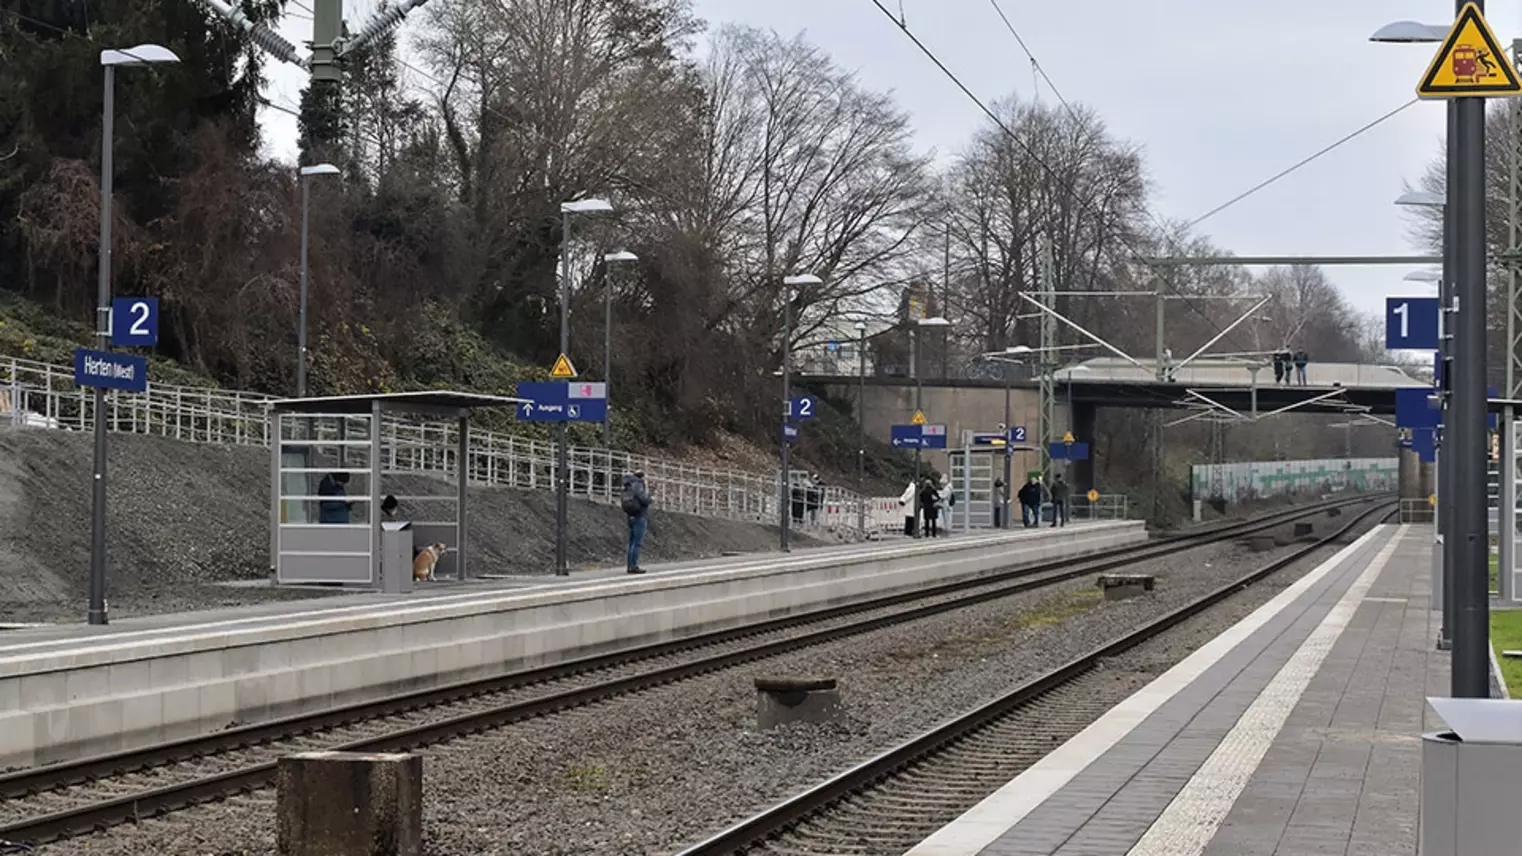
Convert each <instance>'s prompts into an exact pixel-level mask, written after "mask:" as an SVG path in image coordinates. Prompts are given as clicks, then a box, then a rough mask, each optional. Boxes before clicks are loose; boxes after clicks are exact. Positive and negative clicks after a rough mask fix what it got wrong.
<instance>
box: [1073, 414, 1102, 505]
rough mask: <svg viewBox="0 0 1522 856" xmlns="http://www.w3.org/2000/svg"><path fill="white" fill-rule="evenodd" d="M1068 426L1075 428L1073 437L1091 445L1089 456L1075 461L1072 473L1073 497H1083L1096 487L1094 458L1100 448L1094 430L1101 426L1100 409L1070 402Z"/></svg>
mask: <svg viewBox="0 0 1522 856" xmlns="http://www.w3.org/2000/svg"><path fill="white" fill-rule="evenodd" d="M1068 424H1069V425H1071V426H1073V427H1072V429H1071V430H1072V432H1073V436H1074V437H1077V438H1078V439H1079V440H1081V441H1083V442H1085V443H1088V444H1089V456H1088V458H1086V459H1084V460H1082V461H1074V462H1073V464H1072V466H1073V470H1072V473H1071V483H1072V485H1073V495H1074V496H1083V495H1084V494H1086V493H1088V492H1089V491H1090V490H1093V489H1094V487H1095V485H1094V456H1095V455H1096V454H1098V449H1099V446H1098V445H1097V444H1095V442H1094V429H1095V427H1096V426H1097V425H1098V424H1099V408H1098V407H1096V406H1094V405H1092V404H1079V403H1075V402H1073V401H1069V402H1068Z"/></svg>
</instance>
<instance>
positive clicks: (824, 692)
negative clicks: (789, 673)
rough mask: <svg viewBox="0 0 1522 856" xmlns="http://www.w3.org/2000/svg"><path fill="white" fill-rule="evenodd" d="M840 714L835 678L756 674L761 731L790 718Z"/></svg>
mask: <svg viewBox="0 0 1522 856" xmlns="http://www.w3.org/2000/svg"><path fill="white" fill-rule="evenodd" d="M840 714H841V707H840V690H839V688H838V687H837V686H836V682H835V679H834V678H756V727H757V728H758V729H760V730H762V731H765V730H766V729H768V728H776V727H777V726H779V725H784V724H786V723H789V722H834V721H835V720H837V719H839V718H840Z"/></svg>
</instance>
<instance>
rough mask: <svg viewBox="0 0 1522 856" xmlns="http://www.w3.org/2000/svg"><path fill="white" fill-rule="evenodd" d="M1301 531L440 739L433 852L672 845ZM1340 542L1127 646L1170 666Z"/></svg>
mask: <svg viewBox="0 0 1522 856" xmlns="http://www.w3.org/2000/svg"><path fill="white" fill-rule="evenodd" d="M1353 513H1356V512H1353ZM1345 519H1346V518H1344V519H1343V520H1327V521H1324V522H1320V523H1318V529H1320V530H1322V531H1326V530H1329V529H1331V528H1333V527H1336V526H1340V525H1342V523H1343V522H1344V520H1345ZM1362 528H1366V527H1361V529H1362ZM1289 531H1290V527H1289V526H1288V525H1286V526H1284V527H1281V528H1280V529H1279V530H1277V534H1278V535H1279V536H1280V545H1279V546H1276V547H1273V548H1271V549H1268V550H1263V551H1255V550H1253V549H1251V548H1250V547H1248V546H1247V545H1245V544H1240V543H1232V542H1228V543H1225V544H1219V545H1213V546H1210V547H1203V548H1198V549H1195V550H1190V551H1187V552H1180V553H1179V554H1177V555H1175V556H1170V557H1168V558H1166V559H1156V560H1152V561H1150V562H1147V563H1145V564H1144V565H1141V566H1138V567H1136V568H1134V569H1132V570H1134V571H1135V572H1139V573H1152V574H1155V575H1156V576H1157V589H1156V591H1155V592H1153V593H1152V594H1150V595H1146V596H1143V597H1139V598H1136V599H1133V600H1128V601H1115V602H1107V601H1104V600H1103V599H1102V598H1101V597H1099V596H1098V592H1097V590H1096V589H1095V588H1094V587H1093V582H1094V581H1093V579H1092V577H1086V578H1083V579H1080V580H1075V581H1071V582H1069V583H1065V584H1062V585H1060V586H1056V587H1053V588H1051V589H1046V590H1043V591H1040V592H1033V593H1029V594H1026V595H1020V596H1016V597H1011V598H1006V599H1004V600H1001V601H998V602H994V603H989V604H983V605H981V606H978V607H974V608H970V609H964V610H960V611H958V612H954V613H948V614H943V615H939V616H934V617H931V618H927V619H922V620H920V621H916V622H913V623H911V624H906V625H900V626H897V627H892V628H887V629H884V630H881V631H877V632H874V633H871V634H866V635H862V636H857V637H854V638H851V639H847V640H843V641H840V642H836V643H831V644H828V645H823V646H819V647H817V648H813V649H810V650H807V651H801V652H797V653H793V654H789V655H785V656H781V657H776V658H772V659H770V660H766V661H762V662H757V663H752V664H750V665H748V666H745V667H742V668H738V669H734V670H730V671H726V672H723V673H720V674H715V675H712V676H708V677H704V678H699V679H695V680H689V681H684V682H681V683H678V684H674V685H670V686H667V687H663V688H660V689H657V690H653V691H649V692H645V693H641V694H638V695H634V696H627V697H623V698H619V699H615V700H612V701H608V702H604V703H600V704H596V705H592V706H590V707H587V708H583V709H579V710H577V711H574V712H571V713H568V714H565V715H558V716H553V717H550V718H548V719H541V720H534V721H530V722H527V723H522V724H519V725H516V726H512V727H509V728H505V729H502V730H499V731H495V732H492V733H489V734H483V735H478V736H475V737H471V738H466V739H461V740H457V741H453V742H451V743H448V744H444V745H440V746H435V747H432V748H430V749H427V750H424V752H423V754H424V755H425V770H426V778H427V784H426V808H425V822H426V828H427V840H428V845H427V852H428V853H429V854H432V856H481V854H544V856H561V854H564V856H569V854H610V856H611V855H612V854H617V855H618V856H632V854H670V853H674V852H676V851H678V850H680V849H681V848H682V847H683V846H686V845H688V844H691V843H694V842H696V841H698V840H701V839H702V838H704V837H706V836H707V835H709V834H711V833H713V832H715V831H717V830H719V829H721V828H723V827H724V826H726V825H728V824H729V823H732V822H734V821H736V820H738V819H740V818H742V817H744V816H746V815H748V814H750V813H753V812H755V811H758V810H760V809H763V808H765V807H767V806H769V805H771V804H773V803H775V802H778V801H780V800H782V799H784V798H786V797H788V796H790V795H792V794H794V793H796V792H798V791H800V790H803V789H804V788H806V787H808V786H810V785H812V784H814V783H816V782H818V781H819V780H821V779H823V778H826V777H828V776H829V775H831V774H833V773H835V772H838V771H840V770H842V769H845V768H847V767H849V766H851V765H853V764H855V763H859V762H860V761H862V760H865V759H866V758H868V757H871V756H872V755H875V754H877V753H879V752H881V751H883V750H885V749H887V748H890V747H891V746H893V745H896V744H898V743H900V742H902V741H904V740H906V739H908V738H910V737H913V736H915V735H917V734H919V733H921V732H923V731H925V730H926V729H928V728H930V727H932V726H934V725H935V724H937V723H939V722H942V721H944V720H945V719H947V718H949V717H951V716H953V715H956V714H958V713H961V712H963V711H965V710H967V709H970V708H972V707H974V706H977V705H979V704H982V703H984V702H986V701H988V700H990V699H991V698H993V697H995V696H996V695H998V694H999V693H1001V692H1003V691H1006V690H1008V689H1010V688H1012V687H1014V686H1016V685H1018V684H1019V683H1021V682H1023V681H1025V680H1028V679H1029V678H1031V677H1033V676H1035V675H1037V674H1039V673H1041V672H1043V671H1046V670H1049V669H1051V668H1053V667H1055V666H1058V665H1060V664H1061V663H1064V662H1066V661H1068V660H1069V659H1071V658H1073V657H1075V656H1078V655H1079V654H1082V653H1084V652H1086V651H1088V650H1091V649H1092V648H1094V647H1096V646H1097V645H1099V644H1101V643H1104V642H1106V641H1108V640H1111V639H1113V638H1115V637H1117V636H1119V635H1121V634H1123V633H1124V632H1126V631H1127V630H1129V629H1131V628H1133V627H1135V626H1138V625H1140V624H1143V623H1145V622H1146V621H1149V620H1151V619H1152V618H1155V617H1156V616H1157V615H1159V614H1160V613H1162V612H1164V611H1166V610H1168V609H1172V608H1176V607H1178V606H1181V605H1183V604H1184V603H1186V602H1188V601H1191V600H1193V599H1195V598H1198V597H1199V596H1201V595H1203V594H1205V593H1207V592H1209V591H1212V590H1214V589H1216V588H1218V587H1219V586H1221V585H1223V584H1226V583H1228V582H1231V581H1234V580H1236V579H1239V578H1240V577H1242V576H1244V575H1245V574H1247V573H1249V572H1250V571H1252V570H1254V569H1256V568H1258V567H1261V566H1262V565H1264V564H1266V563H1268V562H1269V561H1272V560H1273V559H1275V558H1278V557H1282V556H1284V555H1287V554H1288V553H1289V552H1292V551H1293V550H1295V549H1297V548H1298V545H1291V544H1289V543H1288V542H1289V540H1290V539H1289ZM1356 534H1358V532H1355V533H1352V535H1356ZM1352 535H1350V536H1349V537H1348V538H1345V539H1344V541H1348V540H1351V537H1352ZM1335 549H1337V548H1336V547H1335V546H1329V547H1326V548H1323V549H1322V550H1319V551H1317V552H1316V554H1314V555H1313V556H1311V557H1308V558H1306V559H1304V560H1302V561H1300V562H1298V563H1296V565H1295V566H1293V567H1291V568H1289V569H1286V570H1284V571H1281V572H1280V573H1278V574H1275V575H1273V576H1272V577H1270V578H1269V579H1268V580H1266V581H1264V582H1262V583H1259V584H1257V585H1255V586H1253V587H1251V588H1249V589H1247V590H1246V591H1245V592H1243V593H1241V594H1239V595H1236V596H1234V597H1233V598H1231V599H1230V600H1229V601H1228V602H1227V603H1225V604H1223V605H1221V606H1218V607H1217V608H1215V609H1214V610H1212V611H1210V612H1209V613H1207V614H1206V615H1203V616H1200V617H1198V618H1195V619H1192V620H1191V621H1190V622H1188V623H1187V624H1185V625H1184V626H1182V627H1180V628H1177V629H1175V630H1174V631H1171V632H1170V633H1168V634H1166V635H1164V636H1163V637H1160V638H1159V639H1157V640H1154V641H1152V642H1150V643H1148V644H1147V645H1146V646H1144V647H1143V648H1142V649H1139V650H1137V651H1136V652H1133V653H1131V654H1128V655H1127V656H1128V657H1129V658H1132V659H1133V660H1135V661H1139V662H1142V663H1151V664H1154V665H1151V666H1150V667H1149V668H1150V669H1151V670H1153V671H1155V672H1158V673H1160V672H1162V671H1164V670H1165V669H1166V668H1167V667H1168V666H1169V665H1171V664H1172V663H1173V662H1176V661H1177V660H1178V659H1181V658H1182V657H1183V656H1185V655H1187V653H1188V652H1189V651H1191V650H1193V649H1194V648H1197V647H1198V646H1199V645H1201V644H1203V643H1204V642H1206V641H1208V640H1209V639H1211V638H1213V637H1214V636H1216V635H1218V634H1219V633H1220V632H1221V631H1222V630H1224V629H1225V628H1226V627H1228V626H1230V625H1231V624H1233V623H1235V622H1236V621H1238V620H1240V619H1241V618H1242V617H1243V616H1244V615H1246V614H1247V613H1248V612H1250V611H1251V610H1252V609H1255V608H1256V607H1257V606H1258V605H1260V604H1262V603H1263V602H1265V601H1266V600H1268V599H1269V598H1271V597H1273V595H1274V594H1276V593H1277V592H1279V591H1280V590H1282V589H1283V588H1284V587H1285V586H1288V585H1289V584H1291V583H1292V582H1293V581H1294V580H1295V579H1298V578H1299V577H1300V576H1301V575H1303V574H1304V573H1305V572H1307V571H1309V570H1310V569H1311V568H1313V567H1315V565H1316V564H1317V563H1318V562H1320V561H1322V560H1324V559H1325V558H1326V557H1328V556H1330V555H1331V553H1332V552H1334V551H1335ZM1133 665H1134V663H1133ZM763 676H825V677H834V678H838V679H839V681H840V690H841V695H842V700H843V703H844V705H845V706H846V708H847V717H846V719H845V720H844V721H843V722H840V723H838V724H834V725H828V726H787V727H783V728H779V729H776V730H773V731H769V732H764V733H757V732H756V731H755V730H754V721H755V707H756V700H755V690H754V687H753V681H754V679H755V678H757V677H763ZM273 804H274V794H273V791H272V790H266V791H263V792H260V793H259V794H255V795H252V796H249V797H245V798H241V799H236V800H232V801H229V802H226V803H223V804H219V805H211V806H205V807H201V808H197V809H193V810H190V811H186V812H181V813H178V814H176V815H172V816H170V817H168V818H165V819H163V820H155V821H149V822H146V823H144V824H143V825H141V826H138V827H135V828H134V827H123V828H119V829H116V830H112V831H109V832H107V833H104V834H101V835H97V836H94V837H91V838H88V839H77V840H74V841H71V842H64V843H60V844H58V845H53V846H51V847H47V848H44V849H43V850H42V851H41V852H44V853H50V854H52V853H56V854H73V853H149V852H152V853H158V854H165V856H174V855H175V854H198V856H200V854H226V856H232V854H269V853H273V852H274V847H273V834H274V833H273V829H274V823H273Z"/></svg>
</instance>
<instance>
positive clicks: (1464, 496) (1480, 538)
mask: <svg viewBox="0 0 1522 856" xmlns="http://www.w3.org/2000/svg"><path fill="white" fill-rule="evenodd" d="M1465 5H1466V4H1465V2H1464V0H1455V2H1454V6H1455V9H1454V11H1455V12H1456V13H1457V12H1458V11H1460V10H1462V9H1463V8H1464V6H1465ZM1475 6H1476V7H1477V9H1478V10H1479V11H1480V12H1481V13H1483V12H1484V9H1485V3H1484V0H1475ZM1448 29H1449V28H1448V27H1446V26H1433V25H1430V24H1421V23H1418V22H1415V21H1398V22H1396V23H1393V24H1388V25H1386V26H1384V27H1381V28H1380V29H1379V30H1378V31H1377V32H1375V33H1374V35H1373V36H1371V37H1370V40H1371V41H1376V42H1397V43H1405V44H1414V43H1433V42H1438V41H1442V40H1443V39H1444V38H1446V36H1447V31H1448ZM1497 59H1500V58H1499V57H1497ZM1447 110H1448V117H1447V118H1448V128H1447V145H1446V148H1447V164H1446V170H1445V174H1446V178H1447V180H1446V182H1445V184H1446V188H1445V189H1446V198H1445V199H1444V201H1443V215H1444V216H1443V285H1444V288H1443V292H1444V294H1443V297H1442V302H1443V306H1444V308H1445V310H1446V309H1448V308H1449V307H1453V306H1458V307H1459V308H1460V310H1459V311H1458V312H1453V313H1451V318H1452V321H1453V323H1452V324H1450V325H1445V332H1447V333H1449V334H1451V336H1452V339H1451V341H1452V343H1453V348H1452V352H1451V353H1445V355H1444V356H1445V358H1449V359H1451V362H1450V363H1449V366H1450V368H1451V370H1450V371H1446V372H1444V378H1445V381H1444V382H1445V385H1446V386H1447V387H1448V389H1449V390H1451V392H1450V393H1449V394H1448V395H1447V396H1445V399H1446V403H1447V410H1446V412H1447V415H1448V418H1447V419H1445V420H1444V423H1443V445H1444V446H1447V447H1448V449H1449V452H1450V453H1451V460H1448V461H1440V462H1439V465H1438V479H1439V486H1438V487H1439V492H1440V495H1439V498H1438V499H1439V504H1440V505H1441V504H1442V500H1443V497H1442V496H1441V490H1442V482H1443V481H1444V480H1445V479H1446V480H1447V482H1448V485H1449V488H1450V490H1449V496H1448V497H1447V498H1448V500H1449V502H1448V504H1449V505H1450V506H1451V508H1450V513H1449V514H1448V515H1447V523H1448V524H1449V525H1448V528H1447V530H1446V531H1445V532H1444V535H1443V571H1444V573H1443V576H1444V578H1445V579H1446V580H1447V581H1448V582H1447V583H1446V584H1445V585H1444V590H1445V596H1444V606H1445V611H1447V608H1448V604H1449V603H1450V602H1451V603H1452V608H1451V611H1448V617H1449V619H1450V620H1447V621H1445V622H1444V624H1445V625H1449V627H1448V630H1449V632H1450V634H1451V636H1452V640H1453V642H1452V645H1453V669H1452V684H1451V687H1450V691H1451V692H1452V695H1453V696H1454V697H1455V698H1484V697H1487V696H1489V694H1490V654H1489V612H1490V598H1489V594H1488V583H1487V579H1486V576H1487V575H1486V570H1485V569H1486V565H1487V559H1486V553H1487V548H1486V544H1487V543H1488V541H1489V537H1488V534H1487V532H1486V528H1487V517H1488V515H1487V514H1486V508H1485V506H1486V496H1485V493H1484V492H1483V491H1484V487H1483V486H1484V484H1485V469H1486V461H1485V454H1486V451H1485V410H1486V405H1485V397H1486V391H1485V321H1486V319H1485V314H1486V313H1485V99H1484V98H1475V97H1466V98H1451V99H1448V107H1447ZM1466 310H1467V311H1466ZM1508 311H1510V310H1508ZM1508 317H1509V316H1508ZM1510 346H1511V345H1510V343H1508V344H1507V347H1508V349H1509V348H1510ZM1445 457H1448V456H1445ZM1444 470H1447V471H1448V474H1447V475H1446V476H1445V475H1444ZM1461 528H1462V529H1463V530H1464V531H1463V532H1462V533H1461V532H1460V531H1459V530H1460V529H1461ZM1450 595H1451V596H1450ZM1439 645H1440V647H1441V645H1442V640H1439Z"/></svg>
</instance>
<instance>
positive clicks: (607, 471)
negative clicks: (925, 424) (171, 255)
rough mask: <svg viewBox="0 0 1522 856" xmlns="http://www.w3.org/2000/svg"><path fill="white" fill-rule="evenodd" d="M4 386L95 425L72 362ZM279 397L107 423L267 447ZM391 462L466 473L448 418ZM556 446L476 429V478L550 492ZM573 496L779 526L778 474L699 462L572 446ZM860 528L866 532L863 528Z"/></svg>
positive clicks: (817, 520)
mask: <svg viewBox="0 0 1522 856" xmlns="http://www.w3.org/2000/svg"><path fill="white" fill-rule="evenodd" d="M0 370H3V371H4V372H5V374H3V375H0V391H3V392H4V394H5V397H6V402H5V406H3V407H0V422H4V421H6V420H7V417H8V418H9V421H10V422H12V423H13V424H16V425H30V426H35V427H46V428H55V429H59V430H66V431H84V430H88V429H89V428H90V427H91V426H92V425H93V418H92V414H91V410H92V408H93V407H94V404H93V401H92V399H91V397H90V395H89V391H88V390H86V389H83V388H80V387H78V386H77V385H76V384H75V383H74V374H73V370H72V367H68V366H59V365H56V364H53V363H45V362H39V361H35V360H26V359H22V358H10V359H8V360H4V361H0ZM272 400H274V397H273V396H268V395H263V394H260V393H255V392H245V391H241V390H226V389H218V388H213V387H197V386H183V385H176V384H163V383H153V382H151V381H150V382H149V384H148V389H147V391H146V392H144V393H117V392H108V393H107V394H106V405H107V407H108V408H109V410H108V412H107V413H106V414H105V419H106V420H107V425H108V427H109V428H110V429H111V430H113V431H117V432H122V433H133V434H152V435H158V436H164V437H170V438H173V439H176V440H183V441H188V442H198V443H218V444H224V445H252V446H263V447H266V448H267V447H268V446H269V442H270V438H269V427H268V421H267V419H266V405H267V403H268V402H270V401H272ZM384 430H385V431H386V439H387V440H388V441H389V446H388V448H389V450H390V451H389V452H388V454H389V455H390V456H391V459H390V460H389V461H388V462H387V464H388V468H390V469H393V470H399V471H409V472H418V473H425V474H426V473H436V474H443V475H450V476H451V477H452V476H453V475H454V474H456V473H457V472H458V471H459V464H458V462H457V461H456V460H455V458H456V457H457V455H456V454H455V449H456V445H455V441H454V439H453V438H454V433H453V432H454V431H455V430H457V429H456V428H455V427H454V426H451V425H436V424H418V423H415V422H409V421H407V420H404V419H400V418H395V417H393V418H389V419H387V420H386V422H385V428H384ZM554 461H555V448H554V445H553V444H551V443H547V442H544V441H540V440H535V439H531V438H525V437H518V436H514V435H510V434H504V433H501V432H493V431H485V430H472V431H471V449H470V454H469V461H468V473H469V476H470V481H471V482H472V483H476V484H483V485H489V486H497V487H513V488H521V489H550V488H551V487H552V486H553V483H554V482H553V478H552V473H553V467H554ZM570 469H571V488H572V495H574V496H577V497H580V498H584V499H587V500H591V501H594V502H605V503H613V502H617V501H618V498H619V495H620V493H621V491H622V483H621V476H622V474H623V473H626V472H632V471H636V470H643V471H644V472H645V476H646V480H647V482H648V483H649V484H650V488H651V492H652V494H653V495H654V496H655V497H656V499H657V501H658V502H659V503H660V505H661V507H663V508H666V509H669V510H672V511H678V512H685V513H688V514H696V515H700V516H704V517H718V518H725V519H734V520H746V521H753V522H768V523H776V522H777V520H778V517H777V512H778V509H777V499H778V496H777V495H778V490H777V487H778V484H777V476H776V475H775V474H770V473H768V474H759V473H754V472H746V471H742V470H721V469H715V468H709V467H701V466H694V465H691V464H683V463H678V462H674V461H668V460H665V459H661V458H655V457H651V456H648V455H637V454H632V453H629V452H620V451H616V450H609V449H597V448H585V447H573V448H572V449H571V454H570ZM819 491H820V493H819V494H818V496H819V502H818V505H819V506H820V508H821V509H823V508H825V507H830V508H835V509H841V508H849V512H848V513H847V512H845V511H832V512H831V513H829V514H825V513H822V512H821V513H819V514H808V515H805V519H804V521H802V525H803V526H804V527H805V528H830V529H834V530H836V531H843V532H845V531H851V532H854V531H855V529H856V520H857V511H856V510H857V508H858V507H859V506H861V504H863V503H867V502H870V501H871V500H870V499H867V498H864V497H861V496H860V495H858V494H856V493H854V492H853V491H850V490H847V489H845V488H840V487H833V486H829V487H825V488H822V489H819ZM857 534H860V533H857Z"/></svg>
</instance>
